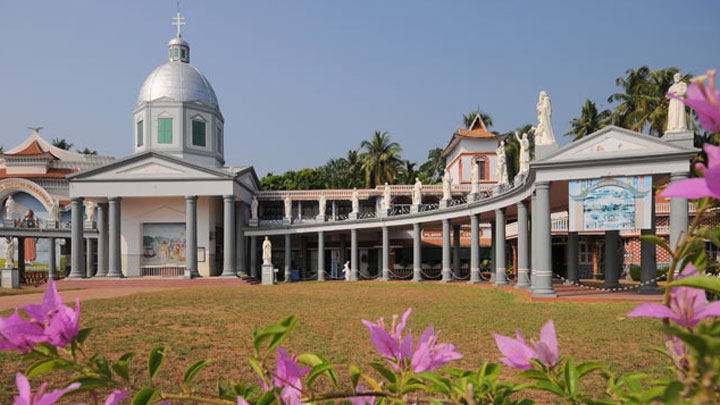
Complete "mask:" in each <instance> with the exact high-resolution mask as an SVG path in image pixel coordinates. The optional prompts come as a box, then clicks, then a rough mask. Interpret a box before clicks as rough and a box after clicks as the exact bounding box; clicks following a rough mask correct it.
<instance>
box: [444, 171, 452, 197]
mask: <svg viewBox="0 0 720 405" xmlns="http://www.w3.org/2000/svg"><path fill="white" fill-rule="evenodd" d="M451 183H452V178H451V177H450V171H449V170H445V174H444V175H443V197H442V199H443V200H450V199H451V198H452V192H451V190H450V186H451Z"/></svg>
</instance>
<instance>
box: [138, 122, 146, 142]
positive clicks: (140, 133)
mask: <svg viewBox="0 0 720 405" xmlns="http://www.w3.org/2000/svg"><path fill="white" fill-rule="evenodd" d="M144 143H145V139H144V134H143V122H142V121H138V123H137V146H143V144H144Z"/></svg>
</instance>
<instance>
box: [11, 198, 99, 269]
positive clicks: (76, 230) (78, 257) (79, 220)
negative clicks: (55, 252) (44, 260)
mask: <svg viewBox="0 0 720 405" xmlns="http://www.w3.org/2000/svg"><path fill="white" fill-rule="evenodd" d="M70 204H71V205H70V207H71V208H70V209H71V210H72V212H71V220H70V221H71V223H72V231H71V232H72V233H71V242H70V243H71V251H70V255H71V260H70V261H71V263H70V274H69V275H68V278H71V279H73V278H83V277H85V257H84V254H83V199H82V197H76V198H73V199H72V202H71V203H70ZM18 242H19V244H21V245H22V242H21V241H20V240H19V239H18ZM19 250H20V249H19V248H18V251H19ZM18 263H20V256H19V255H18ZM21 282H22V280H21Z"/></svg>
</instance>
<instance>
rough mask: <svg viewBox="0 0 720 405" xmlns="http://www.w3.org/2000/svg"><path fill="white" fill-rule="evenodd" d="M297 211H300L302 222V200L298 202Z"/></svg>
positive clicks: (299, 216) (299, 217) (299, 218)
mask: <svg viewBox="0 0 720 405" xmlns="http://www.w3.org/2000/svg"><path fill="white" fill-rule="evenodd" d="M297 210H298V216H297V219H298V221H302V200H298V202H297Z"/></svg>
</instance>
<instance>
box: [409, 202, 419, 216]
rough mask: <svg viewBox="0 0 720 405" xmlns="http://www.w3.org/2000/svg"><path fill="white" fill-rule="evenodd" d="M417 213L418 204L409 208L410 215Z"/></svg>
mask: <svg viewBox="0 0 720 405" xmlns="http://www.w3.org/2000/svg"><path fill="white" fill-rule="evenodd" d="M418 212H420V204H413V205H411V206H410V213H411V214H417V213H418Z"/></svg>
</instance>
